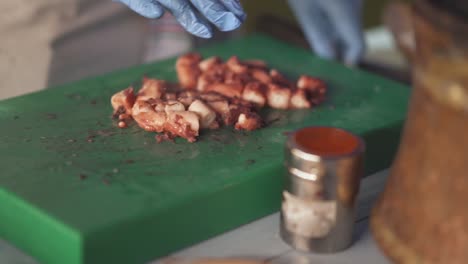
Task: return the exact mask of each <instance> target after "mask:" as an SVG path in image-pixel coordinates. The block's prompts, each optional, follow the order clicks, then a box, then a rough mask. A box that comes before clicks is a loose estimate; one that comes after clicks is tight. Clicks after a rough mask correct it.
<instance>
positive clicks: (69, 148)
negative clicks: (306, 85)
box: [0, 35, 409, 264]
mask: <svg viewBox="0 0 468 264" xmlns="http://www.w3.org/2000/svg"><path fill="white" fill-rule="evenodd" d="M200 51H201V53H202V54H203V55H205V56H210V55H220V56H222V57H224V58H227V57H228V56H231V55H238V56H239V57H240V58H241V59H248V58H258V59H263V60H265V61H267V62H268V63H269V64H270V65H271V66H272V67H275V68H277V69H279V70H281V71H283V72H285V73H286V74H287V75H289V76H290V77H293V78H294V77H297V76H298V74H300V73H307V74H311V75H315V76H319V77H322V78H323V79H325V80H326V81H327V82H328V84H329V86H330V93H329V100H328V101H327V102H326V103H325V104H324V105H322V106H320V107H317V108H316V109H313V110H300V111H276V110H275V111H271V110H270V111H266V112H265V113H264V115H265V117H266V118H267V119H268V120H269V124H268V126H267V127H266V128H264V129H261V130H258V131H254V132H250V133H246V132H237V131H233V130H232V129H231V128H225V129H222V130H219V131H209V132H204V133H203V134H202V135H201V137H200V139H199V142H197V143H195V144H190V143H187V142H185V141H184V140H177V141H176V143H170V142H164V143H161V144H157V143H156V142H155V139H154V134H151V133H147V132H144V131H142V130H141V129H140V128H138V127H137V126H136V125H135V124H132V125H131V126H130V127H129V128H127V129H124V130H121V129H119V128H117V125H116V122H115V121H113V120H111V112H112V111H111V107H110V103H109V99H110V96H111V95H112V94H113V93H115V92H116V91H119V90H121V89H123V88H126V87H127V86H129V85H131V84H136V85H138V84H139V82H140V79H141V77H142V76H143V75H146V76H150V77H156V78H163V79H169V80H174V81H175V80H176V73H175V70H174V59H171V60H167V61H162V62H158V63H155V64H150V65H142V66H139V67H135V68H132V69H128V70H123V71H120V72H115V73H111V74H108V75H105V76H102V77H97V78H93V79H89V80H83V81H80V82H76V83H72V84H68V85H64V86H62V87H56V88H55V89H48V90H45V91H42V92H39V93H35V94H30V95H26V96H22V97H18V98H13V99H9V100H5V101H1V102H0V155H1V159H0V167H1V168H2V169H1V173H0V236H1V237H3V238H6V239H7V240H9V241H11V242H12V243H14V244H15V245H17V246H18V247H20V248H21V249H23V250H25V251H26V252H27V253H29V254H31V255H32V256H34V257H36V258H37V260H39V261H41V262H43V263H57V264H64V263H67V264H75V263H143V262H145V261H148V260H151V259H154V258H156V257H159V256H163V255H165V254H168V253H170V252H173V251H175V250H178V249H181V248H183V247H185V246H189V245H191V244H193V243H196V242H199V241H201V240H204V239H207V238H210V237H212V236H214V235H217V234H220V233H222V232H224V231H227V230H229V229H232V228H235V227H238V226H240V225H242V224H245V223H248V222H250V221H252V220H255V219H257V218H259V217H262V216H265V215H267V214H270V213H273V212H275V211H276V210H278V209H279V205H280V198H281V196H280V190H281V188H282V182H283V181H282V177H283V173H282V160H283V144H284V142H285V139H286V138H285V135H284V134H285V132H287V131H291V130H293V129H296V128H299V127H303V126H310V125H328V126H336V127H341V128H345V129H348V130H350V131H352V132H355V133H357V134H359V135H362V136H363V137H364V139H365V141H366V143H367V155H366V157H367V158H366V164H367V167H366V168H367V169H366V171H367V173H371V172H375V171H377V170H380V169H384V168H386V167H388V166H389V165H390V163H391V161H392V158H393V156H394V153H395V151H396V148H397V144H398V141H399V132H400V129H401V127H402V122H403V120H404V118H405V112H406V107H407V101H408V95H409V89H408V87H406V86H403V85H400V84H397V83H395V82H392V81H388V80H385V79H382V78H379V77H377V76H374V75H371V74H368V73H365V72H361V71H358V70H351V69H348V68H345V67H343V66H341V65H339V64H336V63H332V62H327V61H323V60H320V59H317V58H315V57H313V56H312V55H311V53H310V52H308V51H306V50H301V49H298V48H295V47H291V46H289V45H287V44H285V43H282V42H278V41H275V40H273V39H270V38H268V37H265V36H259V35H257V36H250V37H247V38H244V39H239V40H235V41H231V42H227V43H224V44H220V45H217V46H213V47H207V48H205V49H202V50H200ZM7 88H8V87H2V89H7Z"/></svg>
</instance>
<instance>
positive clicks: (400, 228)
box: [371, 0, 468, 264]
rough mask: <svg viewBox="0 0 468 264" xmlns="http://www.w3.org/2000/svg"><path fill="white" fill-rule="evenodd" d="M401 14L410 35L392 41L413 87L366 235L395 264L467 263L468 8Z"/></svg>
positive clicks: (436, 4)
mask: <svg viewBox="0 0 468 264" xmlns="http://www.w3.org/2000/svg"><path fill="white" fill-rule="evenodd" d="M404 14H409V15H410V16H411V17H410V19H404V21H411V23H410V24H409V25H406V26H407V27H408V28H407V29H405V30H404V32H410V33H411V32H413V34H414V35H411V34H410V35H407V34H405V35H398V34H397V35H396V37H397V39H400V41H399V42H400V43H402V45H404V43H414V44H415V45H407V46H406V49H407V53H409V54H411V55H410V56H409V59H410V60H411V62H412V64H413V82H414V85H415V87H414V89H413V94H412V98H411V102H410V108H409V113H408V118H407V121H406V124H405V128H404V131H403V137H402V140H401V143H400V148H399V151H398V154H397V157H396V159H395V162H394V164H393V166H392V170H391V175H390V177H389V179H388V181H387V184H386V187H385V191H384V192H383V194H382V196H381V197H380V199H379V201H378V203H377V204H376V207H375V208H374V209H373V212H372V217H371V227H372V232H373V234H374V236H375V238H376V240H377V242H378V244H379V246H380V247H381V248H382V249H383V251H384V252H385V253H386V254H387V255H388V256H389V257H390V258H391V259H392V260H393V261H394V262H396V263H429V264H431V263H434V264H435V263H444V264H448V263H467V262H468V208H467V205H466V203H467V201H468V191H467V190H468V2H467V1H466V0H463V1H461V0H450V1H446V0H440V1H434V0H431V1H429V0H417V1H415V3H414V4H413V6H412V8H411V9H410V12H404V13H403V12H400V13H399V15H400V16H401V15H404ZM402 20H403V19H402ZM403 26H405V25H403ZM413 37H414V39H413ZM408 39H409V41H408ZM403 40H405V41H403Z"/></svg>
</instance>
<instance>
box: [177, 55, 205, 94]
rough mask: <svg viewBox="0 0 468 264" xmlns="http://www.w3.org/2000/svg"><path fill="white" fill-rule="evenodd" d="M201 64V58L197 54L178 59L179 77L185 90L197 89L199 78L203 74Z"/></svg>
mask: <svg viewBox="0 0 468 264" xmlns="http://www.w3.org/2000/svg"><path fill="white" fill-rule="evenodd" d="M200 62H201V56H200V55H199V54H196V53H189V54H187V55H184V56H181V57H179V58H178V59H177V62H176V71H177V76H178V78H179V82H180V84H181V86H182V87H184V88H185V89H195V88H196V87H197V82H198V76H200V74H201V70H200V67H199V63H200Z"/></svg>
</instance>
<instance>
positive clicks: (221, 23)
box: [191, 0, 242, 31]
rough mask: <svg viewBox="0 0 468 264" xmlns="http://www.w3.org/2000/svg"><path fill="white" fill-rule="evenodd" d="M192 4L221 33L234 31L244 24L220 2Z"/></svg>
mask: <svg viewBox="0 0 468 264" xmlns="http://www.w3.org/2000/svg"><path fill="white" fill-rule="evenodd" d="M191 2H192V4H193V5H194V6H195V7H196V8H197V9H198V11H200V13H202V14H203V15H204V16H205V18H206V19H207V20H208V21H210V22H211V23H213V24H214V25H215V26H216V27H217V28H218V29H219V30H221V31H230V30H234V29H236V28H238V27H239V26H240V25H241V24H242V22H241V20H240V19H239V18H238V17H237V16H236V15H235V14H234V13H233V12H231V11H230V10H229V9H227V7H226V6H224V5H223V4H222V3H221V2H219V1H218V0H191Z"/></svg>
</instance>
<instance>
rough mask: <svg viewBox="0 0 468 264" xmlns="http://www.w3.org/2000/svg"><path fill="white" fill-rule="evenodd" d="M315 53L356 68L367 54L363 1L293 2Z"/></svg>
mask: <svg viewBox="0 0 468 264" xmlns="http://www.w3.org/2000/svg"><path fill="white" fill-rule="evenodd" d="M289 5H290V6H291V8H292V10H293V11H294V13H295V14H296V17H297V19H298V20H299V23H300V24H301V27H302V30H303V31H304V34H305V36H306V38H307V40H308V42H309V43H310V45H311V47H312V49H313V50H314V51H315V53H316V54H317V55H319V56H321V57H323V58H327V59H338V56H339V55H340V56H342V59H343V60H344V63H345V64H348V65H354V64H356V63H358V62H359V60H360V59H361V58H362V56H363V54H364V50H365V44H364V39H363V33H362V30H361V11H362V0H289Z"/></svg>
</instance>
